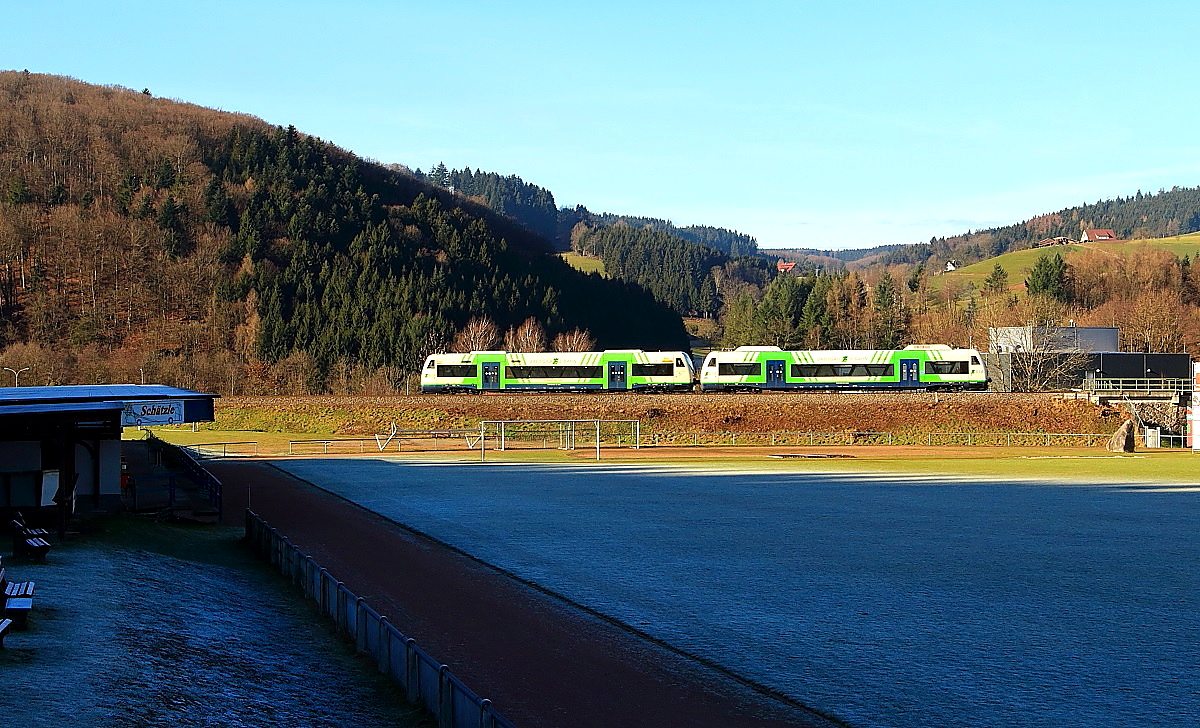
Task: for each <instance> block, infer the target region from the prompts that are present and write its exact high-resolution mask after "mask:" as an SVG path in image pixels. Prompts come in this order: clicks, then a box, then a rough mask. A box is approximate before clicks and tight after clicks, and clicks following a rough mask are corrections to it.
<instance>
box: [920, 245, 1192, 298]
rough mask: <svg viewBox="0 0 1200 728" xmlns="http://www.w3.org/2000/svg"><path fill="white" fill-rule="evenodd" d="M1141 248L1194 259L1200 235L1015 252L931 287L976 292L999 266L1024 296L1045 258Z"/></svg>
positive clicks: (955, 273)
mask: <svg viewBox="0 0 1200 728" xmlns="http://www.w3.org/2000/svg"><path fill="white" fill-rule="evenodd" d="M1138 246H1148V247H1151V248H1161V249H1163V250H1167V251H1169V252H1171V253H1174V254H1175V255H1176V256H1178V257H1180V258H1182V257H1183V256H1185V255H1187V256H1190V257H1191V258H1195V257H1196V256H1197V255H1198V254H1200V233H1191V234H1188V235H1177V236H1175V237H1170V238H1155V239H1149V240H1123V241H1120V242H1116V243H1072V244H1070V245H1054V246H1050V247H1046V248H1031V249H1028V250H1014V251H1013V252H1011V253H1004V254H1003V255H998V256H996V257H995V258H989V259H987V260H983V261H980V262H978V263H972V264H971V265H966V266H963V267H962V268H959V269H958V270H955V271H951V272H949V273H943V274H940V275H936V276H934V277H933V278H931V279H930V285H931V287H932V288H933V289H934V290H935V291H940V290H942V289H944V288H945V287H946V286H948V285H958V286H959V287H960V288H965V287H966V286H967V284H971V285H973V286H974V287H975V288H976V289H981V288H983V283H984V280H986V279H987V277H988V276H989V275H991V273H992V269H993V268H994V267H995V266H996V265H997V264H999V265H1000V266H1001V267H1002V268H1004V270H1005V272H1006V273H1008V288H1009V290H1010V291H1013V292H1015V293H1021V292H1023V291H1024V290H1025V279H1026V278H1027V277H1028V276H1029V271H1030V269H1031V268H1033V266H1034V264H1035V263H1037V260H1038V258H1040V257H1042V256H1043V255H1054V254H1055V253H1059V254H1061V255H1062V257H1063V260H1065V261H1067V262H1068V263H1070V262H1071V258H1072V257H1074V256H1075V255H1077V254H1078V253H1079V252H1080V251H1083V250H1095V251H1102V252H1106V253H1111V254H1114V255H1128V254H1129V253H1130V252H1131V251H1132V250H1134V249H1135V248H1137V247H1138Z"/></svg>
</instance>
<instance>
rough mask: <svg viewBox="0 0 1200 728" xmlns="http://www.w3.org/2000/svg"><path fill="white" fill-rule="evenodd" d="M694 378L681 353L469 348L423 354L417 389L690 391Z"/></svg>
mask: <svg viewBox="0 0 1200 728" xmlns="http://www.w3.org/2000/svg"><path fill="white" fill-rule="evenodd" d="M695 378H696V369H695V364H694V363H693V362H692V357H691V355H690V354H688V353H687V352H683V351H642V350H641V349H624V350H607V351H583V352H569V351H553V352H537V353H521V352H514V351H507V352H506V351H472V352H470V353H467V354H432V355H430V356H429V357H427V358H426V359H425V365H424V366H423V367H422V368H421V391H422V392H487V391H513V390H533V391H560V392H581V391H601V392H615V391H660V392H669V391H688V390H691V389H692V387H693V386H694V383H695Z"/></svg>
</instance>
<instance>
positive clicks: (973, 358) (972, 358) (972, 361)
mask: <svg viewBox="0 0 1200 728" xmlns="http://www.w3.org/2000/svg"><path fill="white" fill-rule="evenodd" d="M971 363H972V364H975V365H977V366H978V364H979V357H977V356H972V357H971Z"/></svg>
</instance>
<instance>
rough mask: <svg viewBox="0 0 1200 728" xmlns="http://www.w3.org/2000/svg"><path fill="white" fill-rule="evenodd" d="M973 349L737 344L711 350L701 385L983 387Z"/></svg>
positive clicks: (707, 388) (984, 381)
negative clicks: (802, 348) (798, 348)
mask: <svg viewBox="0 0 1200 728" xmlns="http://www.w3.org/2000/svg"><path fill="white" fill-rule="evenodd" d="M987 386H988V378H987V371H986V369H985V367H984V364H983V359H982V357H980V355H979V352H978V351H976V350H975V349H955V348H952V347H949V346H946V345H945V344H921V345H914V346H908V347H905V348H904V349H891V350H844V351H832V350H830V351H786V350H783V349H780V348H779V347H777V346H740V347H738V348H737V349H734V350H732V351H714V352H712V353H711V354H709V355H708V356H707V357H706V358H705V359H704V364H703V366H702V367H701V368H700V389H701V390H702V391H710V392H711V391H722V390H726V391H754V390H773V389H924V390H965V389H971V390H983V389H987Z"/></svg>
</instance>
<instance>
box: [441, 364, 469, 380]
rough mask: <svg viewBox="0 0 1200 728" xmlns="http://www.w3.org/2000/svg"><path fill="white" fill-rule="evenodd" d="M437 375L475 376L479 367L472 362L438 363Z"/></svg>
mask: <svg viewBox="0 0 1200 728" xmlns="http://www.w3.org/2000/svg"><path fill="white" fill-rule="evenodd" d="M437 375H438V376H439V377H476V376H479V369H477V368H476V367H475V365H474V364H438V368H437Z"/></svg>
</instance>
